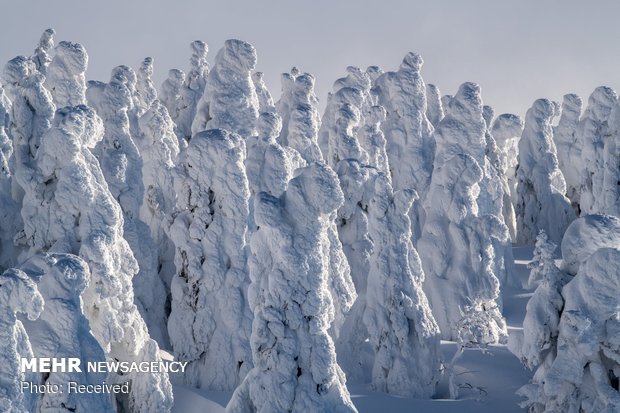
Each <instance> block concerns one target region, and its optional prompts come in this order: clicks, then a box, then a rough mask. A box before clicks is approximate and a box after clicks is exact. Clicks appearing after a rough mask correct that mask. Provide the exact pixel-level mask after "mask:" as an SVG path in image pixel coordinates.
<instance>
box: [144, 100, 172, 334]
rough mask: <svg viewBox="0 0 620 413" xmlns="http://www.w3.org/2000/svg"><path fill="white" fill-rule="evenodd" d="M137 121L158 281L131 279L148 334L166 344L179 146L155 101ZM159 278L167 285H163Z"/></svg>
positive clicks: (165, 113)
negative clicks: (170, 233)
mask: <svg viewBox="0 0 620 413" xmlns="http://www.w3.org/2000/svg"><path fill="white" fill-rule="evenodd" d="M138 123H139V126H140V131H141V138H140V140H141V141H142V143H143V146H144V147H143V148H142V149H141V151H140V155H141V158H142V161H143V164H142V179H143V182H144V199H143V200H142V205H141V206H140V211H139V217H140V220H141V222H142V223H144V224H146V226H147V227H148V229H149V232H150V236H151V239H152V240H153V246H154V247H155V250H154V253H153V255H152V256H154V261H153V260H151V261H150V262H151V263H152V264H151V265H154V266H156V267H155V268H152V269H151V271H152V272H151V273H150V274H151V275H152V277H153V278H154V277H156V275H155V274H159V280H157V279H155V280H154V279H152V278H150V277H140V276H139V277H136V279H135V280H134V285H135V288H136V290H138V291H141V293H140V295H139V300H140V303H141V305H142V312H143V314H144V316H145V318H146V319H147V320H148V321H147V325H148V326H149V331H150V332H151V335H152V336H153V337H154V338H156V339H157V341H159V342H160V343H166V342H167V336H168V332H167V327H166V324H167V323H166V320H167V314H166V308H168V305H169V298H170V297H169V296H168V295H169V294H168V293H167V291H169V288H170V282H171V280H172V276H173V274H174V272H175V267H174V244H173V243H172V241H171V240H170V237H169V234H168V230H169V228H170V224H171V217H172V213H173V211H174V210H175V207H176V193H175V192H174V183H173V176H174V168H175V163H176V159H177V156H178V154H179V146H178V141H177V137H176V135H175V133H174V123H173V122H172V120H171V119H170V116H169V115H168V111H167V110H166V108H165V107H164V105H162V104H161V103H160V102H159V101H158V100H155V101H154V102H153V103H152V104H151V107H150V109H149V110H148V111H146V112H145V113H144V114H143V115H142V116H141V117H140V119H139V120H138ZM160 280H161V281H163V282H164V284H165V286H166V288H163V285H162V283H161V281H160ZM160 340H162V341H160Z"/></svg>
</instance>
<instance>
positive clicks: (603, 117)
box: [578, 86, 618, 215]
mask: <svg viewBox="0 0 620 413" xmlns="http://www.w3.org/2000/svg"><path fill="white" fill-rule="evenodd" d="M617 100H618V95H617V94H616V92H615V91H614V90H613V89H611V88H609V87H606V86H600V87H597V88H596V89H594V92H592V94H591V95H590V98H589V99H588V107H587V108H586V110H585V112H584V114H583V117H582V118H581V121H580V122H579V131H578V133H579V137H580V139H581V143H582V145H583V146H582V149H581V162H580V163H579V166H580V172H581V187H580V198H579V208H580V210H581V214H582V215H585V214H596V213H603V212H604V211H603V209H604V205H603V201H602V200H603V197H604V196H603V191H604V189H603V188H604V187H605V184H604V179H605V177H604V174H605V165H604V163H605V155H604V153H605V145H606V143H607V141H609V139H610V135H611V133H610V124H609V120H610V115H611V112H612V109H613V108H614V106H616V103H617Z"/></svg>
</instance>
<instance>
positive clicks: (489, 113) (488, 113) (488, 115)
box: [482, 105, 495, 129]
mask: <svg viewBox="0 0 620 413" xmlns="http://www.w3.org/2000/svg"><path fill="white" fill-rule="evenodd" d="M494 117H495V109H493V108H492V107H491V106H489V105H484V106H482V118H483V119H484V123H485V124H486V125H487V129H491V126H492V124H493V119H494Z"/></svg>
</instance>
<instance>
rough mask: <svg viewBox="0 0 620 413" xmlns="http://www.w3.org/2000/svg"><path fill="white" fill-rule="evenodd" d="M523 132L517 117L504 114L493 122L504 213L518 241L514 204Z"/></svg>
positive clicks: (509, 227)
mask: <svg viewBox="0 0 620 413" xmlns="http://www.w3.org/2000/svg"><path fill="white" fill-rule="evenodd" d="M522 132H523V120H521V118H520V117H519V116H517V115H513V114H509V113H504V114H502V115H499V116H498V117H497V118H496V119H495V121H494V122H493V126H492V128H491V134H492V135H493V138H494V139H495V143H496V144H497V147H498V150H499V159H498V160H499V163H498V166H499V172H500V178H501V180H502V186H503V187H504V197H503V202H502V213H503V216H504V223H505V224H506V226H507V227H508V230H509V232H510V238H511V239H512V240H516V239H517V220H516V216H515V211H514V204H516V199H517V154H518V153H519V146H518V142H519V139H520V137H521V133H522Z"/></svg>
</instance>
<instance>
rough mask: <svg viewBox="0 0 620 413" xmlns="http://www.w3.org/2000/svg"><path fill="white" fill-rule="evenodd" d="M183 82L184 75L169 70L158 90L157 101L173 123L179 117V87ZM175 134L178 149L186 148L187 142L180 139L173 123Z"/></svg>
mask: <svg viewBox="0 0 620 413" xmlns="http://www.w3.org/2000/svg"><path fill="white" fill-rule="evenodd" d="M184 81H185V73H183V71H181V70H178V69H170V70H169V71H168V77H167V78H166V80H164V82H163V83H162V84H161V88H160V90H159V100H161V103H163V104H164V106H165V107H166V109H168V114H169V115H170V117H171V118H172V120H173V121H174V120H175V119H177V118H178V117H179V108H180V106H181V87H182V86H183V82H184ZM175 133H176V134H177V139H178V141H179V147H180V148H184V147H185V146H187V141H186V140H185V138H184V137H182V133H181V131H180V130H179V129H178V126H177V124H176V122H175Z"/></svg>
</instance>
